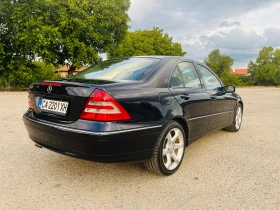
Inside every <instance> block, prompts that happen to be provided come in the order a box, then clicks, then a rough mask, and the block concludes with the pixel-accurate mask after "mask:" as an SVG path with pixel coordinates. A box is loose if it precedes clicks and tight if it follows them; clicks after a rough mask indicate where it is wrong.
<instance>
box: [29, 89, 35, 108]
mask: <svg viewBox="0 0 280 210" xmlns="http://www.w3.org/2000/svg"><path fill="white" fill-rule="evenodd" d="M28 107H29V109H34V106H33V104H32V101H31V97H30V95H29V92H28Z"/></svg>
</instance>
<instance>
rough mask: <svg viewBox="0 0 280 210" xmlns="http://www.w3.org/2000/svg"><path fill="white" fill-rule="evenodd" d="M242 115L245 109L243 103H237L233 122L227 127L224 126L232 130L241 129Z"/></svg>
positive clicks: (227, 129)
mask: <svg viewBox="0 0 280 210" xmlns="http://www.w3.org/2000/svg"><path fill="white" fill-rule="evenodd" d="M242 117H243V111H242V106H241V104H238V105H237V108H236V111H235V118H234V120H233V122H232V124H231V125H230V126H228V127H226V128H224V129H225V130H226V131H230V132H237V131H239V129H240V127H241V123H242Z"/></svg>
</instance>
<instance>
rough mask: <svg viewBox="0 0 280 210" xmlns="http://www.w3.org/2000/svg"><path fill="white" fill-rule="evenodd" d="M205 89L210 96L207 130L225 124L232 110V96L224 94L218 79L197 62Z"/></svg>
mask: <svg viewBox="0 0 280 210" xmlns="http://www.w3.org/2000/svg"><path fill="white" fill-rule="evenodd" d="M197 68H198V70H199V73H200V75H201V78H202V80H203V84H204V86H205V89H207V91H208V93H209V94H210V97H211V111H210V120H209V125H208V130H209V131H211V130H213V129H215V128H218V127H221V126H223V125H227V124H228V123H229V120H230V114H231V112H232V105H231V103H232V99H233V98H232V97H230V96H229V95H228V94H226V93H225V92H224V90H223V88H222V84H221V82H220V81H219V79H218V78H217V77H216V76H215V75H214V74H213V73H212V72H211V71H210V70H209V69H208V68H206V67H205V66H202V65H200V64H197Z"/></svg>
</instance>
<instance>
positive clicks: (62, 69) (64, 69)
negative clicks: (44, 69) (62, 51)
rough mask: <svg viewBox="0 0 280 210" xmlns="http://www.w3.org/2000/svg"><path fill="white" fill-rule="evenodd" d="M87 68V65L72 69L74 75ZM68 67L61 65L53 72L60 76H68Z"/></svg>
mask: <svg viewBox="0 0 280 210" xmlns="http://www.w3.org/2000/svg"><path fill="white" fill-rule="evenodd" d="M86 68H87V66H83V67H82V68H79V69H76V70H75V71H74V73H73V74H74V75H75V74H77V73H79V72H81V71H83V70H85V69H86ZM69 69H70V66H62V67H60V68H58V69H56V70H55V73H59V74H60V76H61V77H68V71H69Z"/></svg>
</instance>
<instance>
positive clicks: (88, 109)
mask: <svg viewBox="0 0 280 210" xmlns="http://www.w3.org/2000/svg"><path fill="white" fill-rule="evenodd" d="M80 118H81V119H85V120H94V121H119V120H131V117H130V116H129V114H128V113H127V112H126V111H125V109H124V108H123V107H122V106H121V105H120V104H119V103H118V102H117V100H116V99H114V98H113V97H112V96H110V95H109V94H108V93H106V92H104V91H102V90H99V89H96V90H95V91H94V92H93V93H92V94H91V96H90V97H89V100H88V101H87V103H86V106H85V108H84V110H83V112H82V114H81V116H80Z"/></svg>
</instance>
